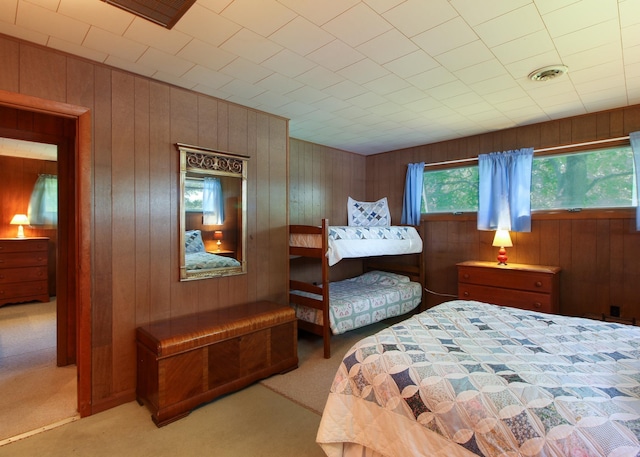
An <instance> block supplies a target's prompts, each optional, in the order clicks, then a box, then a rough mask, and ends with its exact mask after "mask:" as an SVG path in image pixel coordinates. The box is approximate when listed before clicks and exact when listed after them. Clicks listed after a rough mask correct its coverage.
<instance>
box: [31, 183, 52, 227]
mask: <svg viewBox="0 0 640 457" xmlns="http://www.w3.org/2000/svg"><path fill="white" fill-rule="evenodd" d="M27 217H28V218H29V225H44V226H56V225H58V177H57V176H56V175H47V174H44V175H39V176H38V179H37V180H36V183H35V184H34V186H33V191H32V192H31V199H30V200H29V209H28V210H27Z"/></svg>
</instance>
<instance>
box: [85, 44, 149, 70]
mask: <svg viewBox="0 0 640 457" xmlns="http://www.w3.org/2000/svg"><path fill="white" fill-rule="evenodd" d="M85 49H86V48H85ZM93 60H95V59H93ZM103 61H104V63H105V64H106V65H110V66H112V67H116V68H120V69H121V70H125V71H128V72H131V73H135V74H137V75H143V76H147V77H152V76H153V75H154V74H155V73H156V71H157V70H156V69H155V68H151V67H145V66H144V65H141V64H139V63H135V62H131V61H129V60H124V59H121V58H119V57H116V56H108V57H107V58H106V59H103Z"/></svg>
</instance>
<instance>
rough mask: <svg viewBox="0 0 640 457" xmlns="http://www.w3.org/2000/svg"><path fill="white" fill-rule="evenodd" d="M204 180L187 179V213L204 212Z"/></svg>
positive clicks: (185, 202) (185, 204) (185, 195)
mask: <svg viewBox="0 0 640 457" xmlns="http://www.w3.org/2000/svg"><path fill="white" fill-rule="evenodd" d="M203 189H204V181H203V180H202V179H194V178H186V179H185V180H184V207H185V211H187V212H199V213H201V212H202V193H203Z"/></svg>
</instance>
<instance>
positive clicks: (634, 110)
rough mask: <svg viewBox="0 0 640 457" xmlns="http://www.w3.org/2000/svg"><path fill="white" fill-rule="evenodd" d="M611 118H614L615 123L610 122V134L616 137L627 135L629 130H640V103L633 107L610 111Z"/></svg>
mask: <svg viewBox="0 0 640 457" xmlns="http://www.w3.org/2000/svg"><path fill="white" fill-rule="evenodd" d="M612 119H615V121H616V122H615V123H614V122H612V127H611V136H612V137H618V136H623V135H628V134H629V133H631V132H637V131H639V130H640V105H635V106H634V107H631V108H628V109H625V110H619V111H616V112H614V113H612Z"/></svg>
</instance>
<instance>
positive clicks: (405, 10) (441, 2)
mask: <svg viewBox="0 0 640 457" xmlns="http://www.w3.org/2000/svg"><path fill="white" fill-rule="evenodd" d="M383 16H384V18H385V19H386V20H388V21H389V22H390V23H391V24H393V25H394V26H395V27H396V28H397V29H398V30H399V31H400V32H402V33H404V34H405V35H406V36H408V37H414V36H415V35H418V34H419V33H422V32H424V31H425V30H429V29H432V28H434V27H436V26H437V25H440V24H442V23H444V22H447V21H450V20H451V19H453V18H455V17H456V16H457V13H456V11H455V10H454V9H453V8H451V6H450V5H449V3H448V2H447V1H446V0H429V1H428V2H425V1H424V0H407V1H406V2H403V3H401V4H399V5H398V6H396V7H395V8H392V9H390V10H388V11H387V12H386V13H384V14H383Z"/></svg>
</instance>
